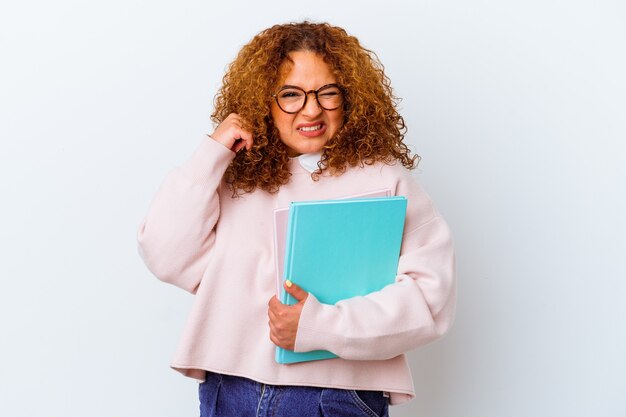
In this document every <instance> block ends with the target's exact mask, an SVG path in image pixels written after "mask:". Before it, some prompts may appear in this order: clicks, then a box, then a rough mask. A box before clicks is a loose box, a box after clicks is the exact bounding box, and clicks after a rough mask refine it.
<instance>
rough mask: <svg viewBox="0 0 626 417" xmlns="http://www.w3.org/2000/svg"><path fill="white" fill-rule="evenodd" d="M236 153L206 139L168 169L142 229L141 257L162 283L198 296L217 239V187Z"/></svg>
mask: <svg viewBox="0 0 626 417" xmlns="http://www.w3.org/2000/svg"><path fill="white" fill-rule="evenodd" d="M234 157H235V153H234V152H232V151H230V150H229V149H227V148H226V147H224V146H223V145H221V144H219V143H218V142H216V141H214V140H213V139H211V138H210V137H204V138H203V139H202V142H201V143H200V145H199V146H198V147H197V149H196V150H195V152H194V153H193V154H192V156H191V158H189V159H188V160H187V161H186V162H185V163H184V164H183V165H181V166H179V167H177V168H175V169H173V170H172V171H170V172H169V173H168V174H167V176H166V177H165V179H164V181H163V183H162V184H161V186H160V188H159V189H158V191H157V193H156V195H155V197H154V199H153V200H152V203H151V204H150V207H149V209H148V213H147V215H146V217H145V218H144V220H143V221H142V223H141V225H140V227H139V230H138V231H137V241H138V251H139V255H140V256H141V258H142V259H143V261H144V262H145V264H146V266H147V267H148V269H150V271H151V272H152V273H153V274H154V275H155V276H156V277H157V278H158V279H160V280H162V281H164V282H168V283H170V284H173V285H176V286H178V287H180V288H182V289H184V290H186V291H189V292H191V293H195V292H196V289H197V287H198V284H199V283H200V280H201V279H202V275H203V273H204V270H205V268H206V265H207V261H208V256H209V252H210V249H211V247H212V246H213V242H214V240H215V232H214V229H215V225H216V223H217V220H218V218H219V214H220V213H219V197H218V192H217V190H218V187H219V185H220V183H221V180H222V176H223V175H224V172H225V171H226V168H228V165H229V164H230V161H232V159H233V158H234Z"/></svg>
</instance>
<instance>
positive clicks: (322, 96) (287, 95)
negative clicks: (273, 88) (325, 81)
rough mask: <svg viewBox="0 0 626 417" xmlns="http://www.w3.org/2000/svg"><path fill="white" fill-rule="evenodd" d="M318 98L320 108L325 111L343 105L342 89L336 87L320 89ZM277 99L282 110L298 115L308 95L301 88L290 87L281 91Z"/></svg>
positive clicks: (330, 86)
mask: <svg viewBox="0 0 626 417" xmlns="http://www.w3.org/2000/svg"><path fill="white" fill-rule="evenodd" d="M311 93H313V94H314V93H315V91H311V92H309V94H311ZM316 97H317V102H318V103H319V105H320V107H321V108H323V109H325V110H335V109H337V108H339V106H341V105H342V104H343V95H342V94H341V89H340V88H339V87H337V86H335V85H329V86H326V87H322V88H320V89H319V90H318V91H317V94H316ZM276 99H277V101H278V105H279V106H280V108H281V109H283V110H284V111H286V112H288V113H297V112H298V111H300V110H301V109H302V108H303V107H304V105H305V102H306V100H307V93H306V92H305V91H304V90H302V89H300V88H296V87H289V88H285V89H282V90H280V91H279V92H278V94H277V95H276Z"/></svg>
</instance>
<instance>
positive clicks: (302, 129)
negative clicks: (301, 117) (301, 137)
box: [298, 123, 323, 132]
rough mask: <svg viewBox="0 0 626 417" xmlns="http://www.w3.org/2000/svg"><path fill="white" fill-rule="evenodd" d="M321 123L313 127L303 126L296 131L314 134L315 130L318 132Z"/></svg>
mask: <svg viewBox="0 0 626 417" xmlns="http://www.w3.org/2000/svg"><path fill="white" fill-rule="evenodd" d="M322 126H323V125H322V123H320V124H318V125H315V126H303V127H299V128H298V130H299V131H301V132H315V131H316V130H320V129H321V128H322Z"/></svg>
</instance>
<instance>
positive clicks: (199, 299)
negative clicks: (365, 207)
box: [138, 22, 455, 417]
mask: <svg viewBox="0 0 626 417" xmlns="http://www.w3.org/2000/svg"><path fill="white" fill-rule="evenodd" d="M212 119H213V121H214V122H215V123H216V126H217V127H216V129H215V131H214V132H213V133H212V134H211V135H209V136H205V137H203V138H202V140H201V142H200V144H199V145H198V147H197V149H196V150H195V152H194V153H193V155H192V156H191V158H190V159H189V160H187V161H186V162H185V163H184V164H182V165H181V166H180V167H178V168H176V169H174V170H172V171H171V172H170V173H169V174H168V175H167V177H166V178H165V180H164V182H163V184H162V185H161V187H160V189H159V190H158V192H157V194H156V196H155V198H154V200H153V202H152V204H151V206H150V209H149V211H148V214H147V216H146V218H145V220H144V222H143V223H142V225H141V227H140V229H139V231H138V241H139V250H140V254H141V256H142V258H143V260H144V261H145V263H146V265H147V266H148V268H149V269H150V270H151V271H152V272H153V273H154V275H156V276H157V277H158V278H159V279H161V280H163V281H165V282H169V283H171V284H174V285H176V286H179V287H181V288H183V289H185V290H187V291H189V292H191V293H193V294H195V299H194V304H193V308H192V311H191V314H190V316H189V319H188V321H187V324H186V326H185V329H184V331H183V335H182V340H181V341H180V343H179V345H178V348H177V350H176V353H175V355H174V359H173V361H172V363H171V366H172V368H174V369H176V370H178V371H180V372H181V373H183V374H184V375H186V376H189V377H192V378H196V379H198V380H200V381H203V382H202V383H201V385H200V390H199V392H200V410H201V416H202V417H204V416H238V417H240V416H247V415H251V416H256V415H276V416H299V417H302V416H321V415H323V416H385V415H388V403H389V402H390V403H391V404H399V403H402V402H404V401H407V400H409V399H411V398H412V397H414V391H413V383H412V379H411V374H410V370H409V367H408V364H407V361H406V358H405V356H404V353H405V352H407V351H409V350H411V349H414V348H416V347H418V346H421V345H424V344H426V343H428V342H430V341H432V340H434V339H436V338H438V337H440V336H442V335H443V334H444V333H446V331H447V330H448V329H449V327H450V325H451V323H452V319H453V316H454V309H455V276H454V254H453V246H452V240H451V236H450V231H449V229H448V226H447V225H446V223H445V221H444V220H443V219H442V217H441V216H440V214H439V213H438V212H437V210H436V209H435V208H434V207H433V204H432V202H431V200H430V198H429V197H428V195H427V194H426V193H425V192H424V190H423V189H422V188H421V187H420V186H419V184H418V183H417V182H416V180H415V178H414V177H413V176H412V175H411V173H410V171H409V170H410V169H412V168H414V167H415V166H416V159H417V156H411V154H410V152H409V149H408V148H407V146H406V145H405V144H404V142H403V139H404V132H405V126H404V121H403V119H402V117H401V116H400V115H399V114H398V111H397V109H396V99H395V97H394V96H393V94H392V90H391V87H390V82H389V79H388V78H387V77H386V76H385V74H384V72H383V69H382V65H381V64H380V63H379V62H378V60H377V58H376V56H375V55H374V54H373V53H372V52H370V51H368V50H367V49H365V48H363V47H362V46H361V45H360V43H359V42H358V40H357V39H356V38H354V37H352V36H350V35H348V34H347V33H346V32H345V31H344V30H343V29H341V28H338V27H333V26H330V25H328V24H314V23H309V22H303V23H297V24H286V25H277V26H273V27H271V28H269V29H266V30H264V31H262V32H261V33H259V34H258V35H257V36H255V37H254V39H252V41H251V42H250V43H249V44H247V45H246V46H244V47H243V49H242V50H241V51H240V53H239V55H238V56H237V58H236V59H235V61H234V62H233V63H232V64H231V65H230V66H229V68H228V70H227V73H226V75H225V76H224V79H223V85H222V87H221V89H220V91H219V93H218V94H217V97H216V100H215V112H214V113H213V115H212ZM373 192H377V193H380V192H382V193H384V194H387V195H402V196H405V197H406V198H407V199H408V208H407V217H406V221H405V229H404V235H403V241H402V248H401V253H400V259H399V264H398V272H397V276H396V280H395V283H393V284H391V285H388V286H386V287H385V288H383V289H382V290H380V291H377V292H374V293H371V294H369V295H367V296H364V297H354V298H350V299H346V300H343V301H340V302H339V303H337V304H336V305H326V304H322V303H320V302H319V301H318V300H317V299H316V298H315V294H312V293H306V292H305V291H304V290H303V289H301V288H299V287H297V286H296V285H295V284H294V285H291V286H288V285H287V284H286V285H285V290H286V291H287V292H289V293H290V294H292V295H293V296H294V297H295V298H296V299H297V300H299V302H298V303H297V304H295V305H293V306H288V305H283V304H281V303H280V302H279V301H278V300H277V299H276V297H275V292H276V287H275V279H276V278H275V277H276V268H275V260H274V253H273V250H274V249H273V247H274V246H273V230H274V229H273V227H274V226H273V212H274V210H275V209H279V208H284V207H288V206H289V203H290V202H292V201H302V200H321V199H334V198H345V197H351V196H358V195H364V194H368V193H373ZM276 346H280V347H283V348H285V349H290V350H295V351H296V352H306V351H311V350H316V349H325V350H329V351H331V352H333V353H335V354H336V355H337V356H338V358H336V359H330V360H321V361H311V362H303V363H297V364H291V365H281V364H278V363H276V362H275V361H274V350H275V347H276Z"/></svg>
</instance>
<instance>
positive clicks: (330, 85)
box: [272, 83, 346, 114]
mask: <svg viewBox="0 0 626 417" xmlns="http://www.w3.org/2000/svg"><path fill="white" fill-rule="evenodd" d="M331 87H337V88H338V89H339V92H340V93H341V103H340V104H339V105H338V106H337V107H333V108H332V109H327V108H326V107H324V106H323V105H322V103H320V99H319V97H318V94H319V92H320V91H322V90H324V89H327V88H331ZM291 89H295V90H300V91H302V92H303V93H304V103H302V107H300V108H299V109H298V110H296V111H287V110H285V109H283V108H282V107H281V105H280V102H279V101H278V95H279V94H280V92H281V91H283V90H291ZM311 93H315V101H317V104H318V105H319V106H320V107H321V108H322V109H324V110H328V111H333V110H337V109H338V108H339V107H341V106H343V104H344V101H345V95H346V94H345V92H344V90H343V87H341V86H340V85H339V84H335V83H332V84H326V85H323V86H321V87H320V88H318V89H317V90H309V91H305V90H304V89H302V88H300V87H298V86H295V85H284V86H282V87H281V88H280V90H278V92H277V93H276V94H272V97H274V99H275V100H276V104H277V105H278V108H279V109H281V110H282V111H284V112H285V113H287V114H296V113H298V112H299V111H301V110H302V109H303V108H304V107H305V106H306V102H307V100H308V99H309V94H311Z"/></svg>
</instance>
